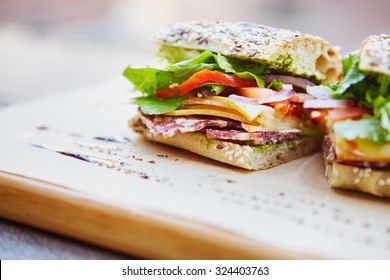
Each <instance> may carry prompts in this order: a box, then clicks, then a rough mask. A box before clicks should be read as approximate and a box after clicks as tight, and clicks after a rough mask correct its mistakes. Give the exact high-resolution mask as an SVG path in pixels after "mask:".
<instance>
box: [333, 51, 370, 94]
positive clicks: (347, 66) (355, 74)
mask: <svg viewBox="0 0 390 280" xmlns="http://www.w3.org/2000/svg"><path fill="white" fill-rule="evenodd" d="M359 62H360V56H359V53H351V54H349V55H347V56H346V57H344V58H343V60H342V65H343V70H342V75H343V81H342V82H341V83H340V84H339V86H338V88H337V89H336V91H335V93H336V94H340V93H344V92H345V91H347V89H348V88H349V87H350V86H351V85H353V84H357V83H358V82H360V81H362V80H363V79H364V78H366V76H367V74H366V73H364V72H362V71H361V70H360V69H359Z"/></svg>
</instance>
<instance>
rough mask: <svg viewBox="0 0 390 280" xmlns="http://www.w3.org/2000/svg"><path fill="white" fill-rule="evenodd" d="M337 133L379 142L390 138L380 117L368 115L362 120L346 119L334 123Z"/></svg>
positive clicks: (349, 138)
mask: <svg viewBox="0 0 390 280" xmlns="http://www.w3.org/2000/svg"><path fill="white" fill-rule="evenodd" d="M333 129H334V131H335V132H336V133H337V135H339V136H341V137H343V138H345V139H347V140H354V139H357V138H359V139H365V140H370V141H373V142H377V143H379V144H381V143H383V142H385V141H387V140H390V139H388V138H389V135H388V133H387V131H386V130H385V129H384V128H383V127H382V126H381V124H380V122H379V120H378V119H376V118H374V117H370V116H367V117H365V118H363V119H361V120H357V121H353V120H346V121H342V122H337V123H335V124H334V125H333Z"/></svg>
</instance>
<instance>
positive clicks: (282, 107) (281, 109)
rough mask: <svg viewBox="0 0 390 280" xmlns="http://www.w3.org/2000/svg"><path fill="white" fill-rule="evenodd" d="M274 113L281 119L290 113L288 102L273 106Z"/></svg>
mask: <svg viewBox="0 0 390 280" xmlns="http://www.w3.org/2000/svg"><path fill="white" fill-rule="evenodd" d="M273 107H274V110H275V112H276V113H277V114H278V115H280V116H281V117H283V116H285V115H286V114H287V113H288V112H289V111H290V102H289V101H288V100H285V101H281V102H278V103H275V104H273Z"/></svg>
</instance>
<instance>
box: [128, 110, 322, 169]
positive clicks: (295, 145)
mask: <svg viewBox="0 0 390 280" xmlns="http://www.w3.org/2000/svg"><path fill="white" fill-rule="evenodd" d="M130 126H131V127H132V128H133V130H134V131H136V132H138V133H140V134H141V135H142V136H143V137H145V138H146V139H148V140H151V141H155V142H158V143H162V144H166V145H170V146H173V147H176V148H180V149H184V150H187V151H190V152H193V153H195V154H199V155H202V156H204V157H207V158H210V159H213V160H216V161H220V162H224V163H227V164H229V165H233V166H237V167H241V168H244V169H248V170H262V169H267V168H271V167H273V166H276V165H279V164H282V163H285V162H288V161H291V160H294V159H297V158H300V157H302V156H304V155H308V154H311V153H313V152H315V151H318V150H319V149H320V141H318V139H313V138H310V137H303V138H301V139H299V140H295V141H289V142H284V143H282V144H270V145H241V144H237V143H233V142H229V141H223V140H218V139H211V138H208V137H206V135H205V134H204V133H201V132H187V133H179V134H176V135H174V136H172V137H164V136H161V135H155V134H152V133H151V132H150V131H149V130H148V128H146V127H145V126H144V125H142V124H141V123H140V119H139V117H135V118H134V119H132V120H130Z"/></svg>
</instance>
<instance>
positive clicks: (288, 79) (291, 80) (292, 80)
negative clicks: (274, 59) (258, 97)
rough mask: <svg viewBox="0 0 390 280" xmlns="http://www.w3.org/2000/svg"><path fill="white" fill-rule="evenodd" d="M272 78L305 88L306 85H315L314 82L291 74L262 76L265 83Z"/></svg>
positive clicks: (269, 81)
mask: <svg viewBox="0 0 390 280" xmlns="http://www.w3.org/2000/svg"><path fill="white" fill-rule="evenodd" d="M273 80H281V81H282V82H283V83H286V84H292V85H293V86H296V87H299V88H303V89H305V88H306V87H307V86H310V87H311V86H315V84H314V83H312V82H310V81H309V80H306V79H303V78H298V77H293V76H285V75H267V76H265V77H264V82H265V83H266V84H269V83H271V82H272V81H273Z"/></svg>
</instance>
